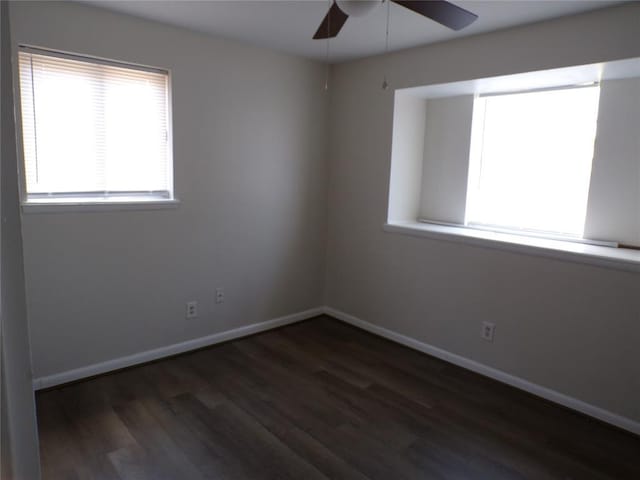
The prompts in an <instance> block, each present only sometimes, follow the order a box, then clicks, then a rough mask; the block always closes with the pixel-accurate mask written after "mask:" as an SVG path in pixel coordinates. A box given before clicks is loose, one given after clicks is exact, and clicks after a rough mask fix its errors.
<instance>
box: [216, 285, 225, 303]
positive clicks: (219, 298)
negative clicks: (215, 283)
mask: <svg viewBox="0 0 640 480" xmlns="http://www.w3.org/2000/svg"><path fill="white" fill-rule="evenodd" d="M223 302H224V289H223V288H222V287H218V288H216V303H223Z"/></svg>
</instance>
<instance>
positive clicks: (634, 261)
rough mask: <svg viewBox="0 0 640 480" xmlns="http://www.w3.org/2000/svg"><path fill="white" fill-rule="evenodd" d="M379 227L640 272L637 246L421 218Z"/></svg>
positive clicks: (397, 231)
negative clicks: (535, 234) (556, 238)
mask: <svg viewBox="0 0 640 480" xmlns="http://www.w3.org/2000/svg"><path fill="white" fill-rule="evenodd" d="M382 229H383V230H384V231H385V232H389V233H400V234H404V235H411V236H417V237H423V238H429V239H432V240H439V241H447V242H455V243H463V244H466V245H471V246H475V247H482V248H491V249H497V250H504V251H509V252H515V253H521V254H524V255H533V256H539V257H547V258H553V259H556V260H562V261H567V262H575V263H583V264H587V265H595V266H598V267H605V268H613V269H617V270H626V271H631V272H640V251H639V250H632V249H626V248H615V247H606V246H601V245H591V244H587V243H578V242H573V241H565V240H552V239H548V238H539V237H531V236H524V235H517V234H511V233H502V232H495V231H487V230H477V229H473V228H469V227H464V226H460V227H456V226H449V225H437V224H427V223H420V222H388V223H385V224H384V225H383V227H382Z"/></svg>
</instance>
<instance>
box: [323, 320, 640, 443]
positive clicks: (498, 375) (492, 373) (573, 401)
mask: <svg viewBox="0 0 640 480" xmlns="http://www.w3.org/2000/svg"><path fill="white" fill-rule="evenodd" d="M324 313H325V314H327V315H329V316H331V317H334V318H336V319H338V320H341V321H343V322H345V323H349V324H351V325H354V326H356V327H359V328H362V329H363V330H367V331H368V332H371V333H373V334H375V335H379V336H381V337H384V338H387V339H389V340H392V341H394V342H397V343H400V344H402V345H404V346H407V347H409V348H413V349H414V350H418V351H420V352H423V353H427V354H429V355H432V356H434V357H437V358H440V359H442V360H444V361H446V362H449V363H453V364H454V365H458V366H459V367H462V368H465V369H467V370H471V371H473V372H476V373H479V374H480V375H484V376H486V377H489V378H493V379H494V380H497V381H499V382H502V383H506V384H507V385H511V386H512V387H516V388H519V389H520V390H524V391H525V392H529V393H532V394H533V395H537V396H538V397H542V398H544V399H546V400H549V401H551V402H554V403H558V404H560V405H563V406H565V407H567V408H570V409H572V410H576V411H578V412H581V413H584V414H586V415H589V416H591V417H594V418H597V419H598V420H602V421H603V422H606V423H609V424H611V425H615V426H616V427H619V428H622V429H623V430H627V431H629V432H632V433H635V434H636V435H640V422H636V421H634V420H631V419H630V418H626V417H623V416H621V415H617V414H615V413H612V412H609V411H608V410H604V409H602V408H600V407H596V406H594V405H591V404H589V403H586V402H583V401H582V400H578V399H577V398H573V397H570V396H568V395H565V394H563V393H560V392H557V391H555V390H551V389H550V388H547V387H543V386H542V385H538V384H535V383H532V382H529V381H527V380H524V379H522V378H520V377H516V376H514V375H511V374H509V373H506V372H503V371H502V370H498V369H496V368H493V367H489V366H487V365H484V364H482V363H479V362H476V361H475V360H470V359H468V358H465V357H462V356H460V355H456V354H455V353H451V352H448V351H446V350H443V349H441V348H438V347H434V346H433V345H429V344H427V343H424V342H421V341H419V340H416V339H414V338H411V337H407V336H406V335H402V334H400V333H397V332H394V331H392V330H388V329H386V328H384V327H380V326H378V325H374V324H373V323H370V322H367V321H365V320H362V319H360V318H357V317H354V316H353V315H349V314H348V313H345V312H342V311H340V310H336V309H335V308H331V307H325V308H324Z"/></svg>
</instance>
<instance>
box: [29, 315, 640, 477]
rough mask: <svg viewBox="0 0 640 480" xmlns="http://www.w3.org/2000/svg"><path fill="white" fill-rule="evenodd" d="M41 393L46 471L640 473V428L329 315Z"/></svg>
mask: <svg viewBox="0 0 640 480" xmlns="http://www.w3.org/2000/svg"><path fill="white" fill-rule="evenodd" d="M37 406H38V424H39V431H40V448H41V460H42V467H43V478H44V479H45V480H72V479H74V480H80V479H82V480H86V479H95V480H133V479H136V480H146V479H148V480H165V479H166V480H169V479H171V480H177V479H180V480H200V479H232V480H243V479H291V480H306V479H310V480H313V479H345V480H367V479H370V480H403V479H434V480H441V479H447V480H463V479H464V480H481V479H482V480H484V479H487V480H489V479H491V480H521V479H535V480H551V479H562V480H568V479H575V480H589V479H594V480H604V479H616V480H623V479H630V480H631V479H635V480H638V479H640V437H637V436H634V435H632V434H630V433H626V432H624V431H621V430H618V429H616V428H614V427H610V426H608V425H605V424H603V423H601V422H599V421H597V420H594V419H591V418H589V417H586V416H584V415H581V414H579V413H576V412H573V411H570V410H568V409H565V408H563V407H560V406H558V405H555V404H552V403H550V402H547V401H545V400H542V399H540V398H537V397H534V396H532V395H529V394H527V393H524V392H521V391H519V390H516V389H514V388H511V387H509V386H506V385H504V384H501V383H498V382H496V381H493V380H490V379H487V378H485V377H482V376H480V375H477V374H474V373H472V372H469V371H467V370H464V369H461V368H459V367H456V366H453V365H451V364H448V363H446V362H443V361H441V360H438V359H436V358H433V357H430V356H428V355H425V354H422V353H419V352H415V351H413V350H410V349H408V348H405V347H402V346H399V345H396V344H394V343H392V342H389V341H387V340H384V339H382V338H379V337H376V336H374V335H371V334H369V333H367V332H364V331H362V330H359V329H357V328H354V327H351V326H348V325H346V324H343V323H341V322H338V321H336V320H333V319H331V318H328V317H317V318H315V319H312V320H308V321H305V322H301V323H298V324H295V325H290V326H287V327H283V328H281V329H278V330H272V331H269V332H266V333H262V334H258V335H254V336H252V337H247V338H243V339H239V340H236V341H232V342H228V343H224V344H220V345H216V346H213V347H210V348H206V349H202V350H198V351H196V352H191V353H187V354H184V355H180V356H176V357H173V358H169V359H165V360H161V361H158V362H154V363H150V364H147V365H143V366H140V367H135V368H130V369H126V370H122V371H119V372H115V373H113V374H109V375H103V376H100V377H97V378H93V379H90V380H87V381H83V382H79V383H75V384H71V385H67V386H63V387H60V388H57V389H52V390H48V391H44V392H40V393H38V394H37Z"/></svg>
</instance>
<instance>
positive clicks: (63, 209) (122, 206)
mask: <svg viewBox="0 0 640 480" xmlns="http://www.w3.org/2000/svg"><path fill="white" fill-rule="evenodd" d="M179 206H180V200H178V199H177V198H171V199H169V198H168V199H166V200H158V199H157V198H151V199H148V200H145V199H142V198H139V199H137V200H135V201H130V200H126V201H114V200H113V199H108V200H105V201H102V202H100V201H96V200H91V201H79V200H74V201H69V202H63V201H62V202H61V201H51V202H34V201H29V202H26V203H23V204H22V213H23V214H38V213H82V212H87V213H89V212H119V211H127V210H165V209H173V208H178V207H179Z"/></svg>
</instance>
